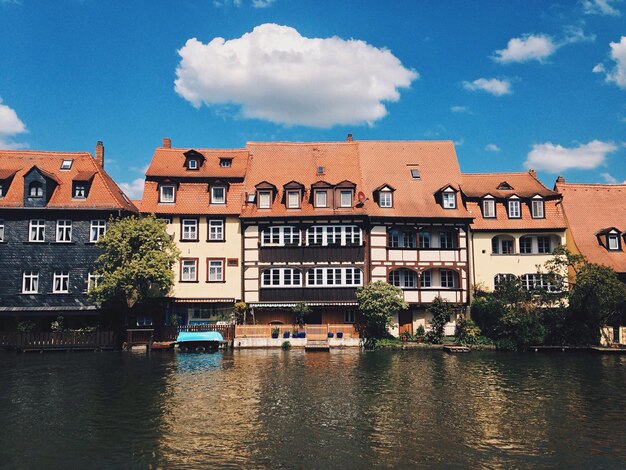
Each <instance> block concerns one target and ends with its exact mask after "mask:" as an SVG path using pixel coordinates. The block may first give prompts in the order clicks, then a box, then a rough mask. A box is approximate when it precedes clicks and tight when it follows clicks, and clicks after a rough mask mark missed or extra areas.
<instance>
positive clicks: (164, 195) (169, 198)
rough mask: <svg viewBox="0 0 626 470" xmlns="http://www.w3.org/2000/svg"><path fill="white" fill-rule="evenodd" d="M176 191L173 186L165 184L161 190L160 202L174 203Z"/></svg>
mask: <svg viewBox="0 0 626 470" xmlns="http://www.w3.org/2000/svg"><path fill="white" fill-rule="evenodd" d="M175 194H176V191H175V189H174V185H173V184H164V185H162V186H161V189H160V198H159V202H165V203H172V202H174V198H175Z"/></svg>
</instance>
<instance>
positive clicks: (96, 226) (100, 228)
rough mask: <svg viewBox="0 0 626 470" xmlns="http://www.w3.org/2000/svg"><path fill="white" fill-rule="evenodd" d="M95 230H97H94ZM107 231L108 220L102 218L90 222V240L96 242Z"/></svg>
mask: <svg viewBox="0 0 626 470" xmlns="http://www.w3.org/2000/svg"><path fill="white" fill-rule="evenodd" d="M94 230H95V231H94ZM106 233H107V221H106V220H102V219H97V220H92V221H91V223H90V224H89V242H90V243H96V242H97V241H98V240H100V237H103V236H104V235H106Z"/></svg>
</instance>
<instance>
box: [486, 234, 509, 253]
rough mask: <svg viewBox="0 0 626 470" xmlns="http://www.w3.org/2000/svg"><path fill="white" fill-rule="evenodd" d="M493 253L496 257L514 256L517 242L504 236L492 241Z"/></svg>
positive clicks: (494, 238)
mask: <svg viewBox="0 0 626 470" xmlns="http://www.w3.org/2000/svg"><path fill="white" fill-rule="evenodd" d="M491 252H492V253H493V254H494V255H497V254H502V255H512V254H514V253H515V240H514V239H513V238H511V237H506V236H504V235H501V236H497V237H493V238H492V239H491Z"/></svg>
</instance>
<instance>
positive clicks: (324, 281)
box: [306, 266, 363, 287]
mask: <svg viewBox="0 0 626 470" xmlns="http://www.w3.org/2000/svg"><path fill="white" fill-rule="evenodd" d="M306 285H307V287H355V286H357V287H358V286H362V285H363V272H362V271H361V270H360V269H359V268H355V267H335V266H328V267H324V268H311V269H309V270H308V271H307V283H306Z"/></svg>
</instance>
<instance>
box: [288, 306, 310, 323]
mask: <svg viewBox="0 0 626 470" xmlns="http://www.w3.org/2000/svg"><path fill="white" fill-rule="evenodd" d="M291 311H292V312H293V313H294V315H295V317H296V323H297V324H298V326H303V325H304V324H305V323H306V317H307V316H309V315H310V313H311V312H312V311H313V309H312V308H311V307H309V306H308V305H307V304H305V303H302V302H301V303H299V304H296V305H294V306H293V307H291Z"/></svg>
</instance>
